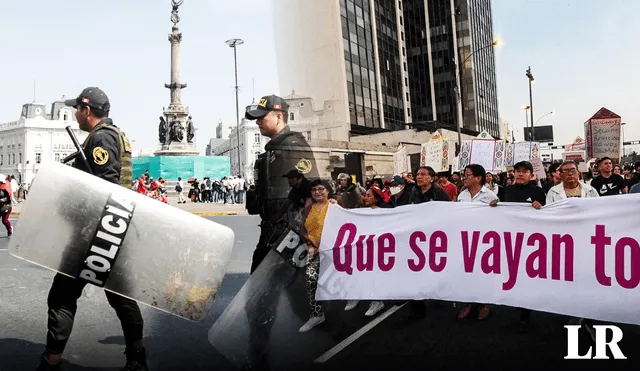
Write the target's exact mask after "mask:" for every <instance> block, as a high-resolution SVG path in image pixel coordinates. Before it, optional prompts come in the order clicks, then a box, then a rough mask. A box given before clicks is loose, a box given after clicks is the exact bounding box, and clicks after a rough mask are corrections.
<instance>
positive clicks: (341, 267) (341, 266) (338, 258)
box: [333, 223, 358, 275]
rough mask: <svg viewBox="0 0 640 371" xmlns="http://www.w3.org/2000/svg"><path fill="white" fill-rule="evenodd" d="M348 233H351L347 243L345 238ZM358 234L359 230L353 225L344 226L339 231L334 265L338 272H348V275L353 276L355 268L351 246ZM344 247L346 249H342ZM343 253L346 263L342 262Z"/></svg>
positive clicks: (335, 245) (334, 246) (334, 248)
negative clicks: (353, 266) (352, 265)
mask: <svg viewBox="0 0 640 371" xmlns="http://www.w3.org/2000/svg"><path fill="white" fill-rule="evenodd" d="M347 232H349V237H348V239H347V241H346V242H345V241H344V236H345V234H347ZM357 232H358V229H357V228H356V225H355V224H353V223H347V224H344V225H343V226H342V227H340V230H339V231H338V235H337V236H336V242H335V243H334V244H333V265H334V266H335V267H336V270H337V271H338V272H346V273H347V274H348V275H351V274H353V268H352V267H351V264H352V261H353V257H352V251H351V244H353V240H355V238H356V233H357ZM343 245H344V248H341V246H343ZM342 251H344V261H343V260H342Z"/></svg>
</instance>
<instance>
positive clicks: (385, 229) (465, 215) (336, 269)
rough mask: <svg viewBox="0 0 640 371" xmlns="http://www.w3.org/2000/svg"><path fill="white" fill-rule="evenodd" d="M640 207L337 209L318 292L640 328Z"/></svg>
mask: <svg viewBox="0 0 640 371" xmlns="http://www.w3.org/2000/svg"><path fill="white" fill-rule="evenodd" d="M639 204H640V195H620V196H611V197H602V198H593V199H576V198H572V199H567V200H562V201H559V202H556V203H553V204H551V205H547V206H545V207H544V208H542V209H541V210H535V209H533V208H532V207H531V206H530V205H528V204H501V205H499V206H498V207H490V206H488V205H486V204H482V203H460V202H457V203H456V202H428V203H424V204H420V205H408V206H402V207H399V208H395V209H369V208H362V209H352V210H345V209H342V208H340V207H339V206H336V205H331V206H330V208H329V211H328V213H327V216H326V219H325V224H324V229H323V232H322V240H321V243H320V254H321V255H320V278H319V283H318V290H317V293H316V298H317V299H318V300H346V299H360V300H404V299H442V300H450V301H461V302H478V303H492V304H503V305H509V306H514V307H523V308H529V309H533V310H539V311H545V312H552V313H560V314H565V315H571V316H576V317H584V318H592V319H599V320H604V321H613V322H621V323H631V324H640V295H639V293H640V291H639V289H638V285H639V283H640V244H639V243H638V241H639V239H640V229H638V226H637V220H636V219H635V218H630V217H629V215H635V213H636V212H637V208H638V205H639ZM435 215H437V217H433V216H435Z"/></svg>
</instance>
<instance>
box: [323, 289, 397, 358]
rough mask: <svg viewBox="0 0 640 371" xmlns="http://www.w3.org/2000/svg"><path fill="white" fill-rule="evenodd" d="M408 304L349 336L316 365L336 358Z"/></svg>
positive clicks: (382, 315)
mask: <svg viewBox="0 0 640 371" xmlns="http://www.w3.org/2000/svg"><path fill="white" fill-rule="evenodd" d="M406 304H407V303H406V302H405V303H404V304H402V305H399V306H398V305H394V306H393V307H391V308H389V310H387V311H386V312H384V313H382V314H381V315H379V316H378V317H376V319H374V320H373V321H371V322H369V323H367V324H366V325H364V326H362V327H361V328H360V330H358V331H356V332H354V333H353V334H351V336H349V337H348V338H346V339H344V340H342V342H340V343H339V344H337V345H336V346H334V347H333V348H331V349H329V350H328V351H327V352H326V353H325V354H323V355H321V356H320V357H318V358H316V359H315V360H314V361H313V362H314V363H324V362H326V361H328V360H329V359H331V358H332V357H333V356H335V355H336V354H338V353H340V352H341V351H343V350H344V349H345V348H346V347H348V346H349V345H351V344H352V343H353V342H354V341H356V340H358V339H359V338H360V337H361V336H362V335H364V334H366V333H367V332H369V331H370V330H371V329H372V328H374V327H376V326H377V325H378V324H380V323H381V322H382V321H384V320H385V319H387V318H388V317H389V316H390V315H392V314H394V313H395V312H397V311H398V310H399V309H400V308H402V307H404V306H405V305H406Z"/></svg>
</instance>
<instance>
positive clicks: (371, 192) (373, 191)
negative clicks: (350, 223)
mask: <svg viewBox="0 0 640 371" xmlns="http://www.w3.org/2000/svg"><path fill="white" fill-rule="evenodd" d="M374 180H375V179H374ZM388 201H389V200H388V198H387V196H385V194H384V192H383V191H382V189H381V188H380V187H379V186H378V183H377V182H374V184H373V185H372V186H371V188H369V189H368V190H367V192H366V193H365V194H364V205H365V206H367V207H370V208H372V209H377V208H389V207H390V206H389V205H388V204H387V202H388ZM358 303H360V301H359V300H350V301H349V302H348V303H347V306H346V307H345V308H344V310H345V312H347V311H350V310H352V309H354V308H355V307H356V306H357V305H358ZM382 309H384V303H383V302H382V301H372V302H371V304H369V309H367V311H366V313H365V314H364V315H365V316H367V317H371V316H375V315H376V314H377V313H378V312H380V311H381V310H382Z"/></svg>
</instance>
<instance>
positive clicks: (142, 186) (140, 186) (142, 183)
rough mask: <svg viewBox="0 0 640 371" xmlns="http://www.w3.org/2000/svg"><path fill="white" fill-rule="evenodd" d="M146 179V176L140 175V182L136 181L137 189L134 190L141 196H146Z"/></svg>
mask: <svg viewBox="0 0 640 371" xmlns="http://www.w3.org/2000/svg"><path fill="white" fill-rule="evenodd" d="M146 178H147V176H146V175H144V174H142V175H140V180H138V189H137V190H136V191H137V192H138V193H141V194H143V195H146V194H147V185H146V184H145V179H146Z"/></svg>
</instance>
